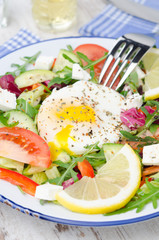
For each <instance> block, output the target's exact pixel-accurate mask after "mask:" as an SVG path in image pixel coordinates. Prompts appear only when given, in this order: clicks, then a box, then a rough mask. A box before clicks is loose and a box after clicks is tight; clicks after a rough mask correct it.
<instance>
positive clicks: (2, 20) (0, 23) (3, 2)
mask: <svg viewBox="0 0 159 240" xmlns="http://www.w3.org/2000/svg"><path fill="white" fill-rule="evenodd" d="M0 27H7V0H0Z"/></svg>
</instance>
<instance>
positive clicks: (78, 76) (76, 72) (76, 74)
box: [72, 63, 91, 81]
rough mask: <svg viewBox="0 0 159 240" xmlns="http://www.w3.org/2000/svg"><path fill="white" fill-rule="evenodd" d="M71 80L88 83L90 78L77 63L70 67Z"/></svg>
mask: <svg viewBox="0 0 159 240" xmlns="http://www.w3.org/2000/svg"><path fill="white" fill-rule="evenodd" d="M72 78H73V79H75V80H84V81H88V80H89V79H91V76H90V74H89V73H88V72H87V71H85V70H83V68H81V66H80V65H79V64H78V63H74V64H73V67H72Z"/></svg>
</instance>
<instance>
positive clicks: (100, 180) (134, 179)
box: [56, 144, 141, 214]
mask: <svg viewBox="0 0 159 240" xmlns="http://www.w3.org/2000/svg"><path fill="white" fill-rule="evenodd" d="M140 180H141V165H140V160H139V158H138V156H137V155H136V154H135V152H134V151H133V149H132V148H131V147H130V146H129V145H127V144H126V145H124V146H123V147H122V149H121V150H120V151H119V152H118V153H116V155H115V156H114V157H113V158H112V159H111V160H110V161H108V162H107V163H106V164H105V165H104V166H102V167H101V168H100V169H99V170H98V173H97V175H96V176H95V177H94V178H89V177H83V178H82V179H81V180H79V181H78V182H76V183H74V184H73V185H71V186H70V187H68V188H66V189H65V190H62V191H60V192H58V193H57V194H56V200H58V202H59V203H60V204H61V205H63V206H64V207H66V208H68V209H69V210H71V211H74V212H78V213H86V214H101V213H108V212H112V211H115V210H117V209H119V208H121V207H124V206H125V205H126V204H127V203H128V202H129V201H130V199H131V198H132V197H133V196H134V195H135V193H136V191H137V189H138V188H139V185H140Z"/></svg>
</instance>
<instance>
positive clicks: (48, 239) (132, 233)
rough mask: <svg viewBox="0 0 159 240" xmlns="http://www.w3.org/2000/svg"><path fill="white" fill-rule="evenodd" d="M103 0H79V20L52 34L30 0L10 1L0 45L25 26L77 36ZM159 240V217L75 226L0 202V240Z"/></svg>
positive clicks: (57, 35)
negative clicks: (34, 12)
mask: <svg viewBox="0 0 159 240" xmlns="http://www.w3.org/2000/svg"><path fill="white" fill-rule="evenodd" d="M105 4H106V1H104V0H79V1H78V22H77V24H76V26H74V27H73V28H72V29H70V30H69V31H66V32H63V33H58V34H53V33H46V32H42V31H40V30H38V29H37V28H36V26H35V24H34V21H33V19H32V16H31V2H30V0H8V5H9V7H8V11H9V25H8V27H7V28H4V29H0V44H3V43H4V42H5V41H6V40H8V39H9V38H11V37H12V36H14V35H15V34H16V33H17V32H18V30H19V29H20V28H22V27H26V28H27V29H29V30H31V31H32V32H33V33H35V34H37V35H38V36H39V37H40V38H41V39H48V38H57V37H63V36H75V35H78V29H79V28H80V27H81V26H83V25H84V24H85V23H87V22H88V21H90V20H91V19H92V18H93V17H94V16H96V15H97V14H98V13H100V12H101V10H102V9H103V7H104V6H105ZM66 239H69V240H78V239H82V240H89V239H90V240H105V239H107V240H109V239H110V240H118V239H119V240H132V239H134V240H141V239H143V240H157V239H159V221H158V218H155V219H152V220H148V221H146V222H140V223H135V224H131V225H125V226H117V227H101V228H99V227H97V228H93V227H75V226H66V225H61V224H56V223H52V222H48V221H44V220H39V219H37V218H33V217H30V216H28V215H25V214H23V213H21V212H18V211H16V210H14V209H12V208H11V207H9V206H7V205H5V204H2V203H0V240H66Z"/></svg>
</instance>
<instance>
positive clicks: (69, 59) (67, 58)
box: [62, 54, 76, 63]
mask: <svg viewBox="0 0 159 240" xmlns="http://www.w3.org/2000/svg"><path fill="white" fill-rule="evenodd" d="M62 56H63V57H64V58H65V59H66V60H68V61H69V62H70V63H76V62H75V61H73V60H72V58H70V57H69V56H68V55H66V54H62Z"/></svg>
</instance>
